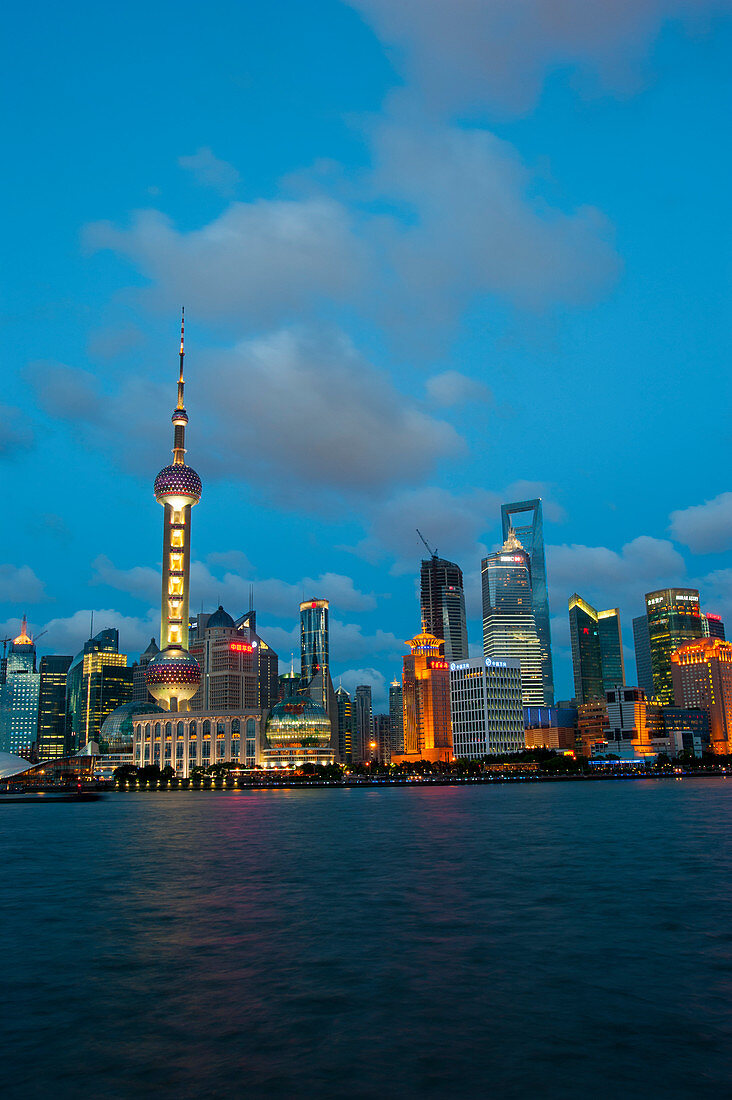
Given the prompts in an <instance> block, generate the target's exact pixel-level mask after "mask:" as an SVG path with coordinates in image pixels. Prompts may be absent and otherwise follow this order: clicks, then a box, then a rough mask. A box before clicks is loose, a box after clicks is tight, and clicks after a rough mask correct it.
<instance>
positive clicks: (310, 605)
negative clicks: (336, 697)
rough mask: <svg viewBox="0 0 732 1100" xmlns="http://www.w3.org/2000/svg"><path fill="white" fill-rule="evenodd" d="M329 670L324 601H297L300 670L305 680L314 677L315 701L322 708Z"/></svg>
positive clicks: (326, 699) (326, 693)
mask: <svg viewBox="0 0 732 1100" xmlns="http://www.w3.org/2000/svg"><path fill="white" fill-rule="evenodd" d="M329 670H330V653H329V641H328V601H327V600H304V601H303V603H301V604H300V674H301V676H302V680H303V682H304V683H306V684H310V683H311V682H312V681H313V680H316V679H317V681H318V694H319V698H318V699H317V702H319V703H320V704H321V705H322V707H323V710H325V711H326V712H327V711H328V677H329V674H330V672H329ZM319 674H322V675H319Z"/></svg>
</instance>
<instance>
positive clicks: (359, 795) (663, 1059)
mask: <svg viewBox="0 0 732 1100" xmlns="http://www.w3.org/2000/svg"><path fill="white" fill-rule="evenodd" d="M731 804H732V784H730V783H729V782H726V781H724V780H714V779H712V780H691V781H684V782H669V781H666V782H656V783H651V782H648V783H640V782H625V783H597V784H589V783H583V784H562V783H559V784H541V785H540V784H537V785H531V784H527V785H516V786H514V785H505V786H504V785H502V786H495V787H477V788H455V787H436V788H428V789H417V790H412V789H404V788H393V789H391V788H387V789H383V788H382V789H377V790H373V791H371V790H328V789H326V790H317V789H310V790H306V791H292V792H288V791H267V792H264V791H241V792H226V793H223V792H222V793H208V792H202V793H195V792H189V793H161V794H131V795H111V796H109V798H107V799H106V800H105V801H104V802H101V803H96V804H86V805H69V806H63V805H62V806H58V805H55V806H45V807H36V806H15V805H14V806H5V807H2V806H1V805H0V848H1V849H2V868H3V886H2V913H1V915H2V929H3V933H4V936H3V939H4V952H3V954H4V958H3V975H2V982H3V1001H4V1003H5V1006H6V1008H10V1012H9V1014H8V1019H7V1020H6V1022H5V1024H4V1026H3V1032H2V1034H3V1039H4V1042H3V1050H4V1055H3V1064H2V1078H0V1079H1V1080H2V1087H3V1093H4V1095H5V1096H11V1097H15V1096H18V1097H35V1096H38V1097H41V1096H44V1097H45V1096H47V1095H52V1096H54V1097H66V1096H68V1097H76V1096H89V1097H101V1096H104V1097H125V1098H127V1097H133V1096H139V1095H147V1094H151V1093H156V1094H157V1095H158V1096H160V1097H228V1096H236V1097H238V1096H243V1095H249V1096H268V1097H291V1096H319V1097H331V1096H333V1097H336V1096H344V1097H345V1096H348V1097H372V1096H387V1097H388V1096H394V1095H399V1096H401V1097H417V1096H420V1097H421V1096H426V1097H429V1096H435V1097H448V1096H476V1097H477V1096H496V1097H514V1096H515V1097H524V1096H531V1097H534V1096H537V1097H538V1096H541V1097H546V1096H551V1097H587V1096H590V1095H591V1094H595V1095H597V1096H622V1097H636V1096H637V1097H644V1098H648V1097H655V1096H659V1097H660V1096H664V1097H667V1096H679V1097H685V1096H709V1097H720V1096H722V1095H729V1093H730V1072H729V1068H728V1067H729V1049H730V1045H729V1044H730V1040H731V1039H732V1034H731V1031H732V1027H731V1024H732V1006H731V1004H730V993H732V980H731V979H732V900H731V893H730V865H731V863H732V852H731V850H730V844H729V840H728V835H729V825H730V806H731Z"/></svg>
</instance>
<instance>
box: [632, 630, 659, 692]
mask: <svg viewBox="0 0 732 1100" xmlns="http://www.w3.org/2000/svg"><path fill="white" fill-rule="evenodd" d="M633 645H634V646H635V671H636V676H637V677H638V687H639V688H642V689H643V693H644V694H645V697H646V699H653V697H654V696H655V694H656V689H655V688H654V686H653V670H652V668H651V639H650V638H649V636H648V616H647V615H638V616H637V617H636V618H635V619H633Z"/></svg>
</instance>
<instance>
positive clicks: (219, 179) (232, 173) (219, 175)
mask: <svg viewBox="0 0 732 1100" xmlns="http://www.w3.org/2000/svg"><path fill="white" fill-rule="evenodd" d="M178 164H179V165H180V167H181V168H184V169H185V170H186V171H187V172H190V173H191V175H192V176H193V178H194V179H195V181H196V183H198V184H200V185H201V186H202V187H212V188H213V190H214V191H219V192H220V193H221V194H222V195H232V194H233V193H234V191H235V189H236V185H237V184H238V182H239V178H240V177H239V172H238V171H237V169H236V168H235V167H234V165H233V164H229V163H228V161H225V160H221V159H220V158H219V157H217V156H215V155H214V153H213V152H212V151H211V149H209V147H208V146H207V145H204V146H202V147H201V148H200V149H197V150H196V152H195V153H194V154H193V155H192V156H189V157H178Z"/></svg>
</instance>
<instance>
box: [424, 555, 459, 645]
mask: <svg viewBox="0 0 732 1100" xmlns="http://www.w3.org/2000/svg"><path fill="white" fill-rule="evenodd" d="M420 581H421V584H420V609H421V612H422V631H423V633H426V634H434V636H435V637H436V638H441V639H442V640H443V641H444V643H445V659H446V660H448V661H463V660H467V657H468V627H467V622H466V618H465V592H464V590H463V571H462V569H461V568H460V566H459V565H456V564H455V562H454V561H446V560H445V558H438V557H437V555H436V554H433V555H432V557H431V558H429V559H428V560H426V561H423V562H422V570H421V577H420Z"/></svg>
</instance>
